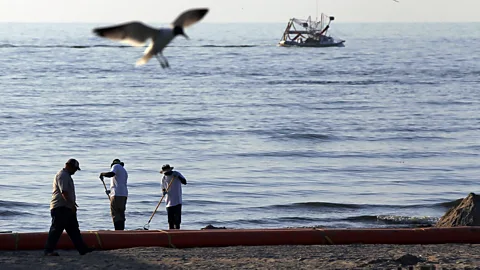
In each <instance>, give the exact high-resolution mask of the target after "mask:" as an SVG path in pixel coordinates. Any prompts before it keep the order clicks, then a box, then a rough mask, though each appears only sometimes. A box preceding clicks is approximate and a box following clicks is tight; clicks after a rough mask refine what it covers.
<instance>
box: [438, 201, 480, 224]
mask: <svg viewBox="0 0 480 270" xmlns="http://www.w3.org/2000/svg"><path fill="white" fill-rule="evenodd" d="M456 226H480V195H475V194H474V193H470V194H468V196H467V197H466V198H465V199H463V200H462V201H461V202H460V204H459V205H457V206H455V207H452V208H450V209H449V210H448V211H447V213H445V215H443V217H441V218H440V220H439V221H438V222H437V224H435V227H456Z"/></svg>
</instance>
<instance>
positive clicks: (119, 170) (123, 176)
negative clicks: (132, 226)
mask: <svg viewBox="0 0 480 270" xmlns="http://www.w3.org/2000/svg"><path fill="white" fill-rule="evenodd" d="M124 166H125V164H124V163H123V162H122V161H120V159H118V158H116V159H114V160H113V161H112V164H110V171H109V172H102V173H100V179H101V180H102V181H103V177H111V181H110V190H107V191H106V192H107V195H109V196H110V212H111V214H112V219H113V226H114V227H115V230H124V229H125V220H126V218H125V210H126V208H127V197H128V188H127V180H128V173H127V170H126V169H125V167H124Z"/></svg>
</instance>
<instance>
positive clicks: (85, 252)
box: [79, 248, 95, 255]
mask: <svg viewBox="0 0 480 270" xmlns="http://www.w3.org/2000/svg"><path fill="white" fill-rule="evenodd" d="M92 251H95V249H94V248H87V249H85V250H84V251H82V252H79V253H80V255H85V254H87V253H90V252H92Z"/></svg>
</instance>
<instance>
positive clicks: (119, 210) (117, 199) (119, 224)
mask: <svg viewBox="0 0 480 270" xmlns="http://www.w3.org/2000/svg"><path fill="white" fill-rule="evenodd" d="M126 208H127V197H126V196H113V197H112V201H111V203H110V212H111V213H112V219H113V226H114V227H115V230H120V231H122V230H124V229H125V220H126V219H125V210H126Z"/></svg>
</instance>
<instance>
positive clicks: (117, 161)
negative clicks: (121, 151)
mask: <svg viewBox="0 0 480 270" xmlns="http://www.w3.org/2000/svg"><path fill="white" fill-rule="evenodd" d="M115 164H120V165H122V166H123V165H125V163H123V162H121V161H120V159H118V158H116V159H114V160H113V161H112V164H110V167H112V166H113V165H115Z"/></svg>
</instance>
